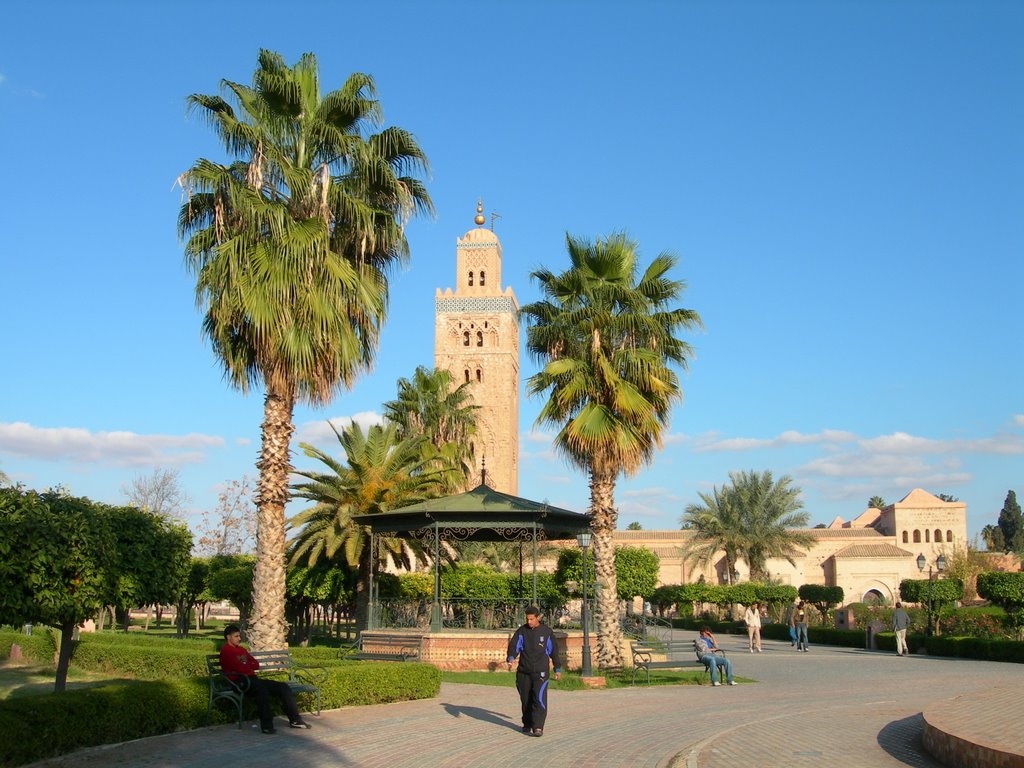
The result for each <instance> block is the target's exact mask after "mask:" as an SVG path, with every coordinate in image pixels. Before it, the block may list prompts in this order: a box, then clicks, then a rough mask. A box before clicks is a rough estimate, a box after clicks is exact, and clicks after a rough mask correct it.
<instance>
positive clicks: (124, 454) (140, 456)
mask: <svg viewBox="0 0 1024 768" xmlns="http://www.w3.org/2000/svg"><path fill="white" fill-rule="evenodd" d="M223 445H224V439H223V438H221V437H217V436H214V435H201V434H198V433H194V432H193V433H190V434H187V435H139V434H136V433H134V432H90V431H89V430H87V429H80V428H76V427H35V426H33V425H31V424H27V423H25V422H13V423H6V424H2V423H0V453H5V454H8V455H11V456H19V457H22V458H30V459H41V460H44V461H71V462H75V463H77V464H103V463H109V464H112V465H114V466H120V467H144V466H178V465H181V464H198V463H200V462H202V461H203V460H204V459H205V458H206V452H207V451H208V450H209V449H211V448H220V447H222V446H223Z"/></svg>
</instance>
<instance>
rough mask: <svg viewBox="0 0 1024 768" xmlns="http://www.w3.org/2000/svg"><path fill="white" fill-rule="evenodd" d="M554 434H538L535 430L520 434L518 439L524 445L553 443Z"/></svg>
mask: <svg viewBox="0 0 1024 768" xmlns="http://www.w3.org/2000/svg"><path fill="white" fill-rule="evenodd" d="M556 434H557V433H556V432H540V431H538V430H536V429H531V430H530V431H529V432H522V433H520V435H519V439H520V441H521V442H524V443H553V442H555V435H556Z"/></svg>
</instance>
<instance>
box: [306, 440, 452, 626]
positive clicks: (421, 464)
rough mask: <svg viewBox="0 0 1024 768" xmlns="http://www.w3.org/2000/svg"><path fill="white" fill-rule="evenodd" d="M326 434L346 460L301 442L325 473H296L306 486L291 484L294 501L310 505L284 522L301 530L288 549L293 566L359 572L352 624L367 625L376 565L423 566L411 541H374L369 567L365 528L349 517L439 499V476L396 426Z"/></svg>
mask: <svg viewBox="0 0 1024 768" xmlns="http://www.w3.org/2000/svg"><path fill="white" fill-rule="evenodd" d="M331 429H332V430H334V434H335V435H336V436H337V438H338V442H339V443H340V444H341V447H342V450H343V452H344V454H345V460H344V462H342V461H339V460H337V459H334V458H332V457H331V456H329V455H328V454H326V453H324V452H323V451H321V450H320V449H318V448H314V447H313V446H311V445H308V444H306V443H302V444H301V446H302V449H303V451H305V453H306V455H307V456H309V457H310V458H314V459H317V460H319V461H320V462H321V463H322V464H324V465H325V466H326V467H327V468H328V470H329V471H328V472H305V471H303V472H296V473H295V474H297V475H299V476H301V477H304V478H307V480H308V482H303V483H297V484H295V485H294V486H293V489H294V495H295V497H296V498H300V499H306V500H308V501H312V502H314V503H315V504H314V506H312V507H310V508H309V509H306V510H304V511H302V512H300V513H298V514H297V515H295V516H294V517H292V518H291V520H289V522H288V524H289V527H291V528H294V529H300V530H299V532H298V535H297V536H296V537H295V539H294V541H293V542H292V545H291V548H290V558H289V559H290V562H291V564H292V565H297V564H300V563H303V562H304V563H305V564H306V565H308V566H313V565H316V564H317V563H319V562H321V561H322V560H328V561H338V560H340V561H342V562H344V563H346V564H347V565H349V566H352V567H358V569H359V581H358V584H357V588H356V624H357V627H358V628H363V627H365V626H366V619H367V608H368V594H367V592H366V585H367V584H368V583H369V577H370V572H371V569H373V570H374V571H378V570H380V569H381V568H380V566H381V565H382V562H381V559H383V560H386V559H387V558H388V557H390V558H391V560H392V562H393V563H395V564H396V565H399V566H401V567H405V568H408V567H410V566H411V564H412V557H417V558H419V559H420V560H421V561H423V560H425V558H424V556H423V552H422V549H420V548H419V547H418V545H417V544H416V543H415V542H413V543H411V544H409V545H407V544H406V543H405V542H403V541H402V540H401V539H397V538H391V537H386V536H381V537H378V539H377V543H378V545H379V546H378V557H379V558H381V559H379V560H378V561H377V562H373V563H371V561H370V537H369V528H368V527H367V526H365V525H360V524H359V523H357V522H356V521H355V520H353V519H352V518H353V517H354V516H357V515H365V514H375V513H380V512H387V511H389V510H392V509H397V508H399V507H403V506H407V505H409V504H413V503H415V502H418V501H423V500H424V499H428V498H434V497H436V496H438V495H440V493H441V490H442V488H443V484H442V481H441V478H442V476H443V474H444V472H443V471H436V470H429V471H428V470H427V468H426V463H427V462H426V461H425V460H424V458H423V453H422V450H421V448H422V445H423V442H424V440H425V438H424V437H422V436H417V437H411V438H407V439H404V440H403V439H400V438H399V436H398V427H397V425H395V424H387V425H385V426H380V425H374V426H372V427H370V429H369V431H368V432H367V433H366V434H364V433H363V430H362V427H360V426H359V424H358V423H356V422H353V423H352V424H350V425H349V426H348V427H346V428H345V430H344V431H343V432H338V431H337V430H336V429H334V427H333V425H332V426H331Z"/></svg>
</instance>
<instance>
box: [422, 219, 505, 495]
mask: <svg viewBox="0 0 1024 768" xmlns="http://www.w3.org/2000/svg"><path fill="white" fill-rule="evenodd" d="M474 221H475V223H476V225H477V228H476V229H471V230H470V231H469V232H467V233H466V234H465V236H464V237H461V238H459V239H458V241H457V242H456V244H455V290H454V291H453V290H452V289H451V288H446V289H445V290H444V291H443V292H442V291H441V289H440V288H438V289H437V292H436V294H435V297H434V367H435V368H437V369H443V370H447V371H449V372H450V373H451V375H452V379H453V380H454V381H455V382H456V383H457V384H461V383H464V382H466V383H469V384H470V385H471V386H470V392H471V393H472V400H473V404H474V405H477V406H479V408H480V410H479V411H478V412H477V433H476V437H475V439H474V441H473V460H474V462H475V465H476V466H475V472H474V473H473V475H472V476H473V478H474V480H473V482H471V483H470V485H471V486H474V485H476V483H477V481H478V480H479V478H480V477H482V474H483V470H484V469H485V468H486V471H487V484H488V485H489V486H491V487H492V488H494V489H495V490H497V491H501V492H503V493H508V494H512V495H517V494H518V490H519V321H518V316H517V313H518V311H519V307H518V305H517V304H516V297H515V294H514V293H513V292H512V289H511V288H510V287H506V288H505V289H504V290H502V288H501V243H500V242H499V241H498V238H497V236H496V235H495V234H494V232H493V231H491V230H489V229H485V228H484V226H483V224H484V215H483V205H482V204H481V203H479V202H478V203H477V209H476V218H475V219H474Z"/></svg>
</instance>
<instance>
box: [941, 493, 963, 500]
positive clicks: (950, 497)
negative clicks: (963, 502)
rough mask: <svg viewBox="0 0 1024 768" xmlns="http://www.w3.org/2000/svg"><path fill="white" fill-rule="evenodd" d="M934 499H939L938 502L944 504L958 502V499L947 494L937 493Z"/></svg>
mask: <svg viewBox="0 0 1024 768" xmlns="http://www.w3.org/2000/svg"><path fill="white" fill-rule="evenodd" d="M935 497H936V498H937V499H939V500H940V501H946V502H952V501H960V499H958V498H957V497H956V496H953V495H951V494H948V493H937V494H935Z"/></svg>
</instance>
